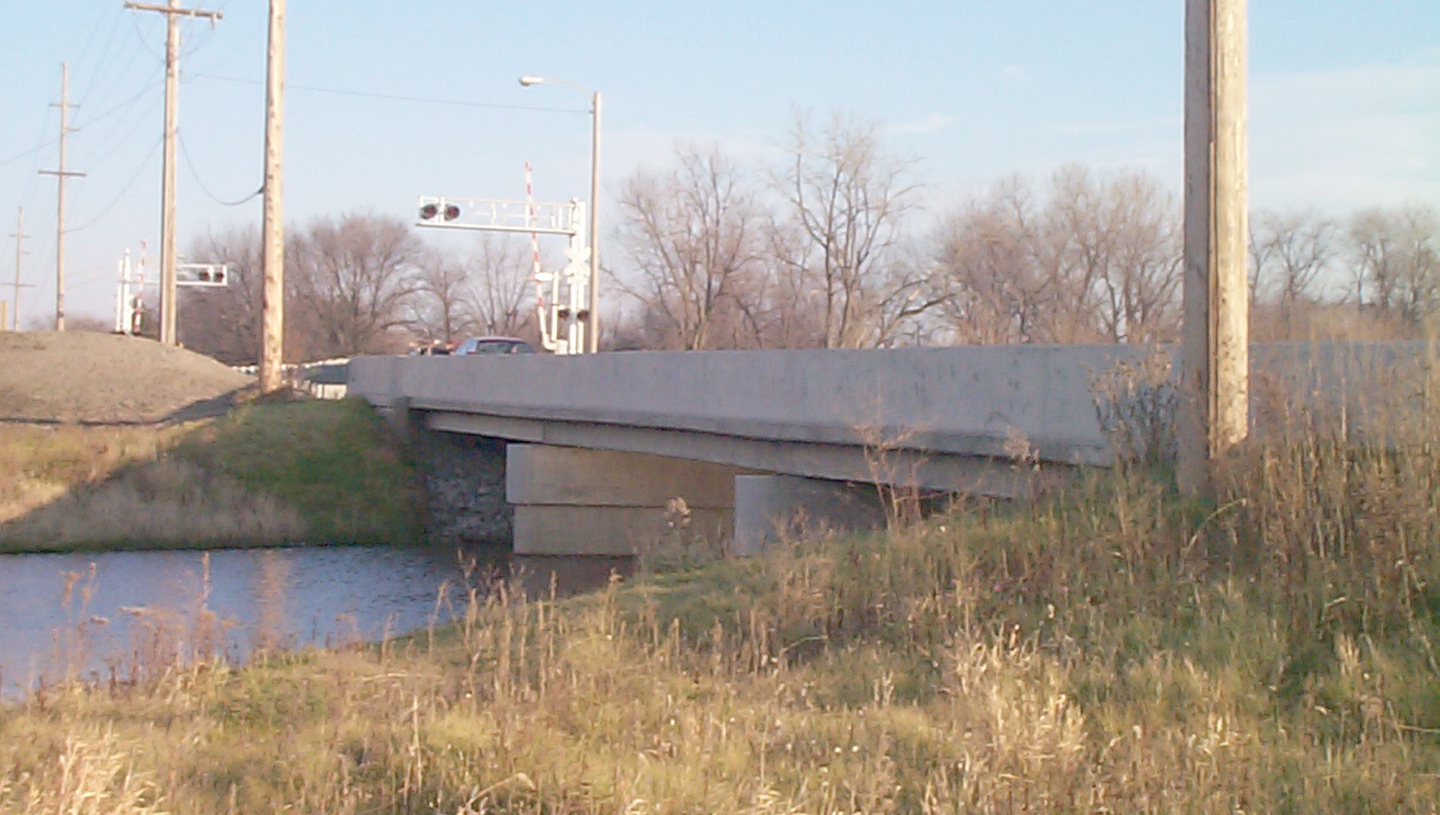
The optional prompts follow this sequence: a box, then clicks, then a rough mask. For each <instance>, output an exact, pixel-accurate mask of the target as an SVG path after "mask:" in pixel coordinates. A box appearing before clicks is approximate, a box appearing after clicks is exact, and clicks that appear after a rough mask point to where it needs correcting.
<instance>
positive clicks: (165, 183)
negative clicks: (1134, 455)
mask: <svg viewBox="0 0 1440 815" xmlns="http://www.w3.org/2000/svg"><path fill="white" fill-rule="evenodd" d="M125 8H128V9H134V10H136V11H155V12H159V13H161V14H164V15H165V18H166V19H165V22H166V26H165V151H164V168H163V169H162V170H161V175H160V198H161V201H160V342H162V343H164V344H165V345H175V344H177V342H178V337H177V335H176V332H175V315H176V313H177V312H178V311H179V309H178V308H176V306H177V305H178V303H177V302H176V299H175V145H176V142H177V135H178V133H179V128H180V124H179V119H180V113H179V105H180V17H181V16H185V17H205V18H207V19H209V20H210V22H211V23H212V24H213V23H214V22H215V21H216V20H219V19H220V18H221V16H222V15H221V13H220V12H218V11H204V10H202V9H186V8H180V0H170V5H168V6H154V5H147V4H144V3H128V2H127V3H126V4H125Z"/></svg>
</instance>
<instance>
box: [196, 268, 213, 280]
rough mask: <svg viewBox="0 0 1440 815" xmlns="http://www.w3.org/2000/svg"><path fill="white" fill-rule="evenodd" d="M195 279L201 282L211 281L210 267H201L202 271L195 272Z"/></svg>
mask: <svg viewBox="0 0 1440 815" xmlns="http://www.w3.org/2000/svg"><path fill="white" fill-rule="evenodd" d="M195 279H197V280H199V281H200V282H201V283H209V282H210V270H209V269H201V270H200V271H198V272H196V273H195Z"/></svg>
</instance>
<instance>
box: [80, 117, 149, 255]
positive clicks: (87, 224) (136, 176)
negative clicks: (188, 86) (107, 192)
mask: <svg viewBox="0 0 1440 815" xmlns="http://www.w3.org/2000/svg"><path fill="white" fill-rule="evenodd" d="M164 141H165V139H164V137H161V138H158V139H156V140H155V144H153V145H151V147H150V152H149V153H146V154H145V160H144V161H142V162H140V166H139V167H137V168H136V169H135V174H134V175H132V176H130V180H129V181H126V182H125V186H124V187H122V188H121V189H120V192H119V194H117V195H116V196H115V198H114V199H112V200H111V201H110V203H108V204H106V205H105V208H104V209H102V210H100V214H98V215H96V216H95V217H94V218H91V219H90V220H88V221H86V222H85V223H84V224H81V225H80V226H77V227H75V228H74V229H67V230H65V232H66V233H72V232H79V231H81V230H84V229H89V228H90V227H92V226H94V225H95V224H97V223H99V221H100V219H101V218H104V217H105V216H106V215H109V214H110V210H112V209H114V208H115V205H116V204H118V203H120V199H122V198H124V197H125V193H127V192H129V191H130V188H131V187H133V186H135V182H136V181H137V180H138V179H139V178H140V175H141V173H143V172H145V169H146V168H147V167H149V166H150V159H152V158H154V157H155V151H156V150H158V149H160V145H161V143H162V142H164Z"/></svg>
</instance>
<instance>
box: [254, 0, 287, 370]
mask: <svg viewBox="0 0 1440 815" xmlns="http://www.w3.org/2000/svg"><path fill="white" fill-rule="evenodd" d="M284 114H285V0H270V37H269V46H268V49H267V53H266V58H265V187H264V190H265V207H264V209H265V211H264V215H263V217H262V223H261V231H262V232H263V233H264V234H263V237H262V247H261V259H260V269H261V274H262V276H263V277H264V284H263V285H264V288H263V289H262V293H261V316H260V392H261V393H270V392H271V391H275V390H278V389H279V388H280V386H281V384H282V376H281V371H282V367H283V366H284V364H285V223H284V215H283V209H282V207H281V193H282V192H283V185H282V183H281V182H282V180H283V179H282V175H281V163H282V162H281V159H282V156H283V149H282V148H283V147H284V132H285V129H284Z"/></svg>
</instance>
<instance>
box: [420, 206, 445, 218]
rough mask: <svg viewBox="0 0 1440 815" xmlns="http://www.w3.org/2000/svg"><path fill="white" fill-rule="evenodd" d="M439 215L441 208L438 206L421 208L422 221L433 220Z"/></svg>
mask: <svg viewBox="0 0 1440 815" xmlns="http://www.w3.org/2000/svg"><path fill="white" fill-rule="evenodd" d="M439 214H440V207H439V205H438V204H425V205H423V206H421V207H420V220H422V221H429V220H432V219H433V218H434V217H435V216H436V215H439Z"/></svg>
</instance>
